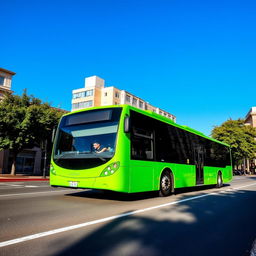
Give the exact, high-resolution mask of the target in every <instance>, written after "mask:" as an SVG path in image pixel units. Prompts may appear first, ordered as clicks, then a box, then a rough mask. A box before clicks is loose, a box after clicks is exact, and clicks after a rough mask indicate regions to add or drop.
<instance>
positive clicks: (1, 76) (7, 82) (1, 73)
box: [0, 68, 16, 100]
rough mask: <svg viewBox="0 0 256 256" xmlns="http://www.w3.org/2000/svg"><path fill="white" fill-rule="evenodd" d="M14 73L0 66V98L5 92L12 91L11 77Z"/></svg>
mask: <svg viewBox="0 0 256 256" xmlns="http://www.w3.org/2000/svg"><path fill="white" fill-rule="evenodd" d="M15 74H16V73H14V72H12V71H10V70H7V69H3V68H0V100H1V99H2V98H3V96H4V94H5V93H13V91H12V90H11V87H12V77H13V76H14V75H15Z"/></svg>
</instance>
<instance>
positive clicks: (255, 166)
mask: <svg viewBox="0 0 256 256" xmlns="http://www.w3.org/2000/svg"><path fill="white" fill-rule="evenodd" d="M245 125H250V126H252V127H254V128H256V107H252V108H251V109H250V110H249V112H248V113H247V115H246V116H245ZM244 166H245V168H246V169H247V170H249V171H250V173H253V174H256V155H255V159H252V160H250V161H249V160H248V159H246V160H245V163H244Z"/></svg>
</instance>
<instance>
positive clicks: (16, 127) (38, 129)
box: [0, 90, 63, 156]
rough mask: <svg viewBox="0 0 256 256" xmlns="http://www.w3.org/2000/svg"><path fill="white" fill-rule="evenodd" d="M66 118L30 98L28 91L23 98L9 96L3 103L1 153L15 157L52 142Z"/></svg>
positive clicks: (0, 114) (61, 112)
mask: <svg viewBox="0 0 256 256" xmlns="http://www.w3.org/2000/svg"><path fill="white" fill-rule="evenodd" d="M62 115H63V111H60V110H57V109H54V108H51V107H50V105H49V104H47V103H42V101H41V100H40V99H38V98H35V97H34V96H29V95H27V92H26V90H24V93H23V94H22V96H17V95H11V94H8V95H5V97H4V99H3V101H1V102H0V150H3V149H10V150H12V151H13V153H14V156H15V155H17V154H18V153H19V152H20V151H21V150H23V149H25V148H32V147H33V146H40V144H41V143H42V142H43V141H45V140H46V139H47V140H48V141H50V140H51V135H52V130H53V128H54V126H56V125H57V124H58V121H59V119H60V117H61V116H62ZM49 144H50V143H49Z"/></svg>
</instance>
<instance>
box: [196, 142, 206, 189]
mask: <svg viewBox="0 0 256 256" xmlns="http://www.w3.org/2000/svg"><path fill="white" fill-rule="evenodd" d="M194 159H195V166H196V185H199V184H203V183H204V148H203V146H202V145H195V147H194Z"/></svg>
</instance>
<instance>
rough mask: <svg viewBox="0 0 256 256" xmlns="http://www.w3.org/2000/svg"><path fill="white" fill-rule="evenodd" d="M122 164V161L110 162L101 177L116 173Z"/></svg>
mask: <svg viewBox="0 0 256 256" xmlns="http://www.w3.org/2000/svg"><path fill="white" fill-rule="evenodd" d="M119 166H120V163H119V162H114V163H112V164H110V165H109V166H107V167H106V168H105V169H104V170H103V171H102V173H101V175H100V176H101V177H106V176H109V175H112V174H114V173H115V172H116V171H117V170H118V168H119Z"/></svg>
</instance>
